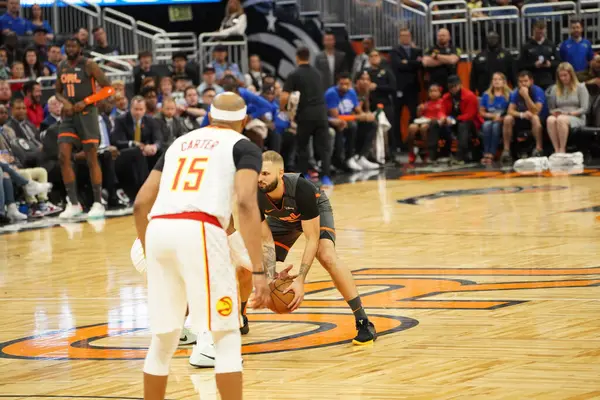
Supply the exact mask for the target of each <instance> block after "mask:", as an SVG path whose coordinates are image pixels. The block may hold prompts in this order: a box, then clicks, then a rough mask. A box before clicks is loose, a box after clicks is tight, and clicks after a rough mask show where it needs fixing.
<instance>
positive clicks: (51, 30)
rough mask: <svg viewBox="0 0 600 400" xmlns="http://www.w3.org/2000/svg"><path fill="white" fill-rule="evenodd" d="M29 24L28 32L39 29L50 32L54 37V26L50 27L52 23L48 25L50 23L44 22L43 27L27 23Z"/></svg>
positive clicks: (30, 22)
mask: <svg viewBox="0 0 600 400" xmlns="http://www.w3.org/2000/svg"><path fill="white" fill-rule="evenodd" d="M27 22H28V26H27V31H28V32H33V31H35V30H36V29H37V28H44V29H45V30H46V31H48V33H49V34H52V35H53V34H54V30H53V29H52V26H51V25H50V23H48V21H42V24H41V25H37V24H34V23H33V22H32V21H27Z"/></svg>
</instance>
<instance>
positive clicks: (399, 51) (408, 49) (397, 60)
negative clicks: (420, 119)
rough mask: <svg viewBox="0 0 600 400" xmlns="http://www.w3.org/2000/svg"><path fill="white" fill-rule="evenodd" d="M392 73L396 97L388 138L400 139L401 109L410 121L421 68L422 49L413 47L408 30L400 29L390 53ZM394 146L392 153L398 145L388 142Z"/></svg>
mask: <svg viewBox="0 0 600 400" xmlns="http://www.w3.org/2000/svg"><path fill="white" fill-rule="evenodd" d="M391 62H392V71H393V72H394V74H395V77H396V96H395V104H394V106H395V107H394V111H395V112H394V118H393V120H392V121H390V122H391V123H392V130H391V133H390V134H389V135H390V137H391V136H393V137H395V138H400V120H401V117H402V109H403V108H404V107H406V108H407V109H408V114H409V120H410V121H412V120H413V119H414V118H415V116H416V114H417V105H418V104H419V92H420V91H421V87H420V86H421V84H420V78H419V71H420V70H421V69H422V68H423V63H422V62H423V49H420V48H418V47H415V46H414V44H413V40H412V35H411V33H410V30H408V29H407V28H403V29H400V45H399V46H397V47H396V48H394V49H393V50H392V52H391ZM394 145H395V146H396V148H395V149H393V151H394V152H396V151H397V150H398V148H399V147H400V143H399V142H397V143H393V142H390V146H394Z"/></svg>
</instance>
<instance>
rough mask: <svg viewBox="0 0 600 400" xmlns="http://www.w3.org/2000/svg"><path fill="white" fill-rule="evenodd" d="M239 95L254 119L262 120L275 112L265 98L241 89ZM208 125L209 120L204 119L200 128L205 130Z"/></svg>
mask: <svg viewBox="0 0 600 400" xmlns="http://www.w3.org/2000/svg"><path fill="white" fill-rule="evenodd" d="M238 94H239V95H240V97H241V98H242V99H244V101H245V102H246V105H247V107H248V109H247V114H248V115H249V116H251V117H252V118H260V117H262V116H263V115H265V114H266V113H269V112H272V111H273V108H272V105H271V103H269V102H268V101H267V100H265V99H264V98H262V97H260V96H258V95H256V94H254V93H252V92H250V91H249V90H246V89H244V88H239V89H238ZM208 112H210V108H209V109H208ZM208 125H209V123H208V118H204V120H203V121H202V125H201V126H200V127H201V128H204V127H205V126H208Z"/></svg>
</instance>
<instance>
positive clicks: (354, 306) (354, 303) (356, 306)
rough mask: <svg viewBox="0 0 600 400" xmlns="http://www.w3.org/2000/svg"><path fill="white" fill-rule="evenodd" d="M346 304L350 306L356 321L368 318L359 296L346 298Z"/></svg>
mask: <svg viewBox="0 0 600 400" xmlns="http://www.w3.org/2000/svg"><path fill="white" fill-rule="evenodd" d="M348 305H349V306H350V309H351V310H352V312H353V313H354V318H355V319H356V320H357V321H359V320H361V319H369V318H368V317H367V313H366V312H365V309H364V308H363V306H362V301H360V296H356V297H355V298H353V299H352V300H348Z"/></svg>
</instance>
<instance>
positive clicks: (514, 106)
mask: <svg viewBox="0 0 600 400" xmlns="http://www.w3.org/2000/svg"><path fill="white" fill-rule="evenodd" d="M545 103H546V96H545V95H544V90H543V89H542V88H540V87H539V86H536V85H535V84H534V80H533V74H532V73H531V72H529V71H521V72H520V73H519V87H518V88H517V89H515V90H514V91H513V92H512V93H511V95H510V101H509V105H508V111H507V113H506V117H504V123H503V126H502V133H503V137H504V151H503V152H502V159H501V160H502V162H512V156H511V154H510V145H511V142H512V138H513V135H514V131H517V132H521V131H528V130H531V132H532V134H533V136H534V138H535V150H534V151H533V154H532V156H533V157H541V156H542V155H543V154H544V153H543V149H544V147H543V143H542V118H541V117H542V115H543V114H542V111H543V109H544V104H545Z"/></svg>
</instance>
